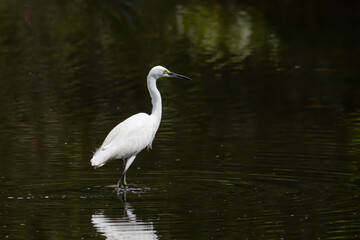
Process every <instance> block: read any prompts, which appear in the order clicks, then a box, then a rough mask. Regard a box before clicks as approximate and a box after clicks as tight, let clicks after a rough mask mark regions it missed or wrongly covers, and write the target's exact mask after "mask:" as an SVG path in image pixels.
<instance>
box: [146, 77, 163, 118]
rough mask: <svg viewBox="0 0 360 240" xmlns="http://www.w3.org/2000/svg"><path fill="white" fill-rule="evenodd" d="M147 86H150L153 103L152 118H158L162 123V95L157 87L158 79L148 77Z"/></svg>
mask: <svg viewBox="0 0 360 240" xmlns="http://www.w3.org/2000/svg"><path fill="white" fill-rule="evenodd" d="M147 86H148V90H149V93H150V96H151V102H152V105H153V107H152V111H151V116H155V117H157V119H158V121H159V122H160V120H161V112H162V107H161V95H160V92H159V90H158V89H157V87H156V79H155V78H154V77H153V76H148V77H147Z"/></svg>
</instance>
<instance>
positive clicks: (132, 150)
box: [91, 113, 160, 168]
mask: <svg viewBox="0 0 360 240" xmlns="http://www.w3.org/2000/svg"><path fill="white" fill-rule="evenodd" d="M159 123H160V121H157V119H155V118H154V117H153V116H151V115H148V114H146V113H138V114H135V115H133V116H131V117H129V118H128V119H126V120H124V121H123V122H121V123H119V124H118V125H117V126H116V127H115V128H113V129H112V130H111V131H110V133H109V134H108V135H107V137H106V138H105V140H104V142H103V144H102V145H101V147H100V148H99V149H98V150H97V151H96V152H95V154H94V156H93V158H92V159H91V164H92V166H95V167H97V168H98V167H101V166H103V165H104V164H105V163H106V162H107V161H109V160H113V159H127V158H129V157H131V156H134V155H137V154H138V153H139V152H141V151H142V150H143V149H144V148H146V147H149V148H151V143H152V141H153V139H154V137H155V134H156V131H157V129H158V127H159Z"/></svg>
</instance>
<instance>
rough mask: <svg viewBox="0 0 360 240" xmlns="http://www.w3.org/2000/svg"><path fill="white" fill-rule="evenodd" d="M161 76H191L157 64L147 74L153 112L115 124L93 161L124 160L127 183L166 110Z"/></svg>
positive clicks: (123, 178)
mask: <svg viewBox="0 0 360 240" xmlns="http://www.w3.org/2000/svg"><path fill="white" fill-rule="evenodd" d="M161 77H177V78H183V79H189V80H190V78H188V77H185V76H182V75H180V74H176V73H173V72H170V71H169V70H167V69H166V68H164V67H162V66H156V67H153V68H152V69H151V70H150V72H149V75H148V76H147V86H148V90H149V93H150V96H151V101H152V105H153V108H152V112H151V114H150V115H148V114H146V113H138V114H135V115H133V116H131V117H129V118H128V119H126V120H124V121H123V122H121V123H119V124H118V125H117V126H116V127H114V128H113V129H112V130H111V131H110V133H109V134H108V135H107V137H106V138H105V140H104V142H103V144H102V145H101V147H100V148H98V149H97V150H96V152H95V154H94V156H93V157H92V159H91V160H90V161H91V165H92V166H94V167H95V168H98V167H101V166H103V165H104V164H105V163H106V162H108V161H109V160H113V159H123V160H124V165H125V167H124V171H123V174H122V175H121V178H120V180H119V182H118V187H119V186H120V184H123V185H126V171H127V170H128V168H129V167H130V165H131V164H132V162H133V161H134V160H135V157H136V155H137V154H138V153H139V152H141V151H142V150H143V149H144V148H146V147H148V148H151V144H152V141H153V140H154V137H155V134H156V132H157V130H158V128H159V125H160V121H161V114H162V106H161V95H160V92H159V90H158V89H157V87H156V80H157V79H158V78H161Z"/></svg>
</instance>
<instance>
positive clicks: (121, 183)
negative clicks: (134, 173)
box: [117, 155, 136, 188]
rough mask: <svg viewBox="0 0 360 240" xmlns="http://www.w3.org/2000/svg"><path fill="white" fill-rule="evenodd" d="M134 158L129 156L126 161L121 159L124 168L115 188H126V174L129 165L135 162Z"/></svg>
mask: <svg viewBox="0 0 360 240" xmlns="http://www.w3.org/2000/svg"><path fill="white" fill-rule="evenodd" d="M135 157H136V155H135V156H131V157H129V158H128V159H123V161H124V165H125V168H124V171H123V173H122V174H121V177H120V179H119V181H118V183H117V188H119V187H120V186H124V187H125V186H127V183H126V172H127V170H128V169H129V167H130V165H131V164H132V163H133V162H134V160H135Z"/></svg>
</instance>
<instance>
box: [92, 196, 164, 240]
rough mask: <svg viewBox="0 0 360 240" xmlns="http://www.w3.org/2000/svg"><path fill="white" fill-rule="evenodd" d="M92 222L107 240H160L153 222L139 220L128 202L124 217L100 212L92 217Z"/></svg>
mask: <svg viewBox="0 0 360 240" xmlns="http://www.w3.org/2000/svg"><path fill="white" fill-rule="evenodd" d="M91 222H92V224H93V225H94V227H95V228H96V230H97V231H98V232H100V233H101V234H102V235H103V236H105V237H106V239H159V237H158V235H157V233H156V231H155V230H154V226H153V224H152V222H144V221H141V220H139V219H137V217H136V215H135V214H134V209H133V208H132V207H131V205H130V204H129V203H127V202H124V214H123V215H117V216H115V215H108V216H106V215H105V214H104V210H98V211H96V212H95V214H93V215H92V217H91Z"/></svg>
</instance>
